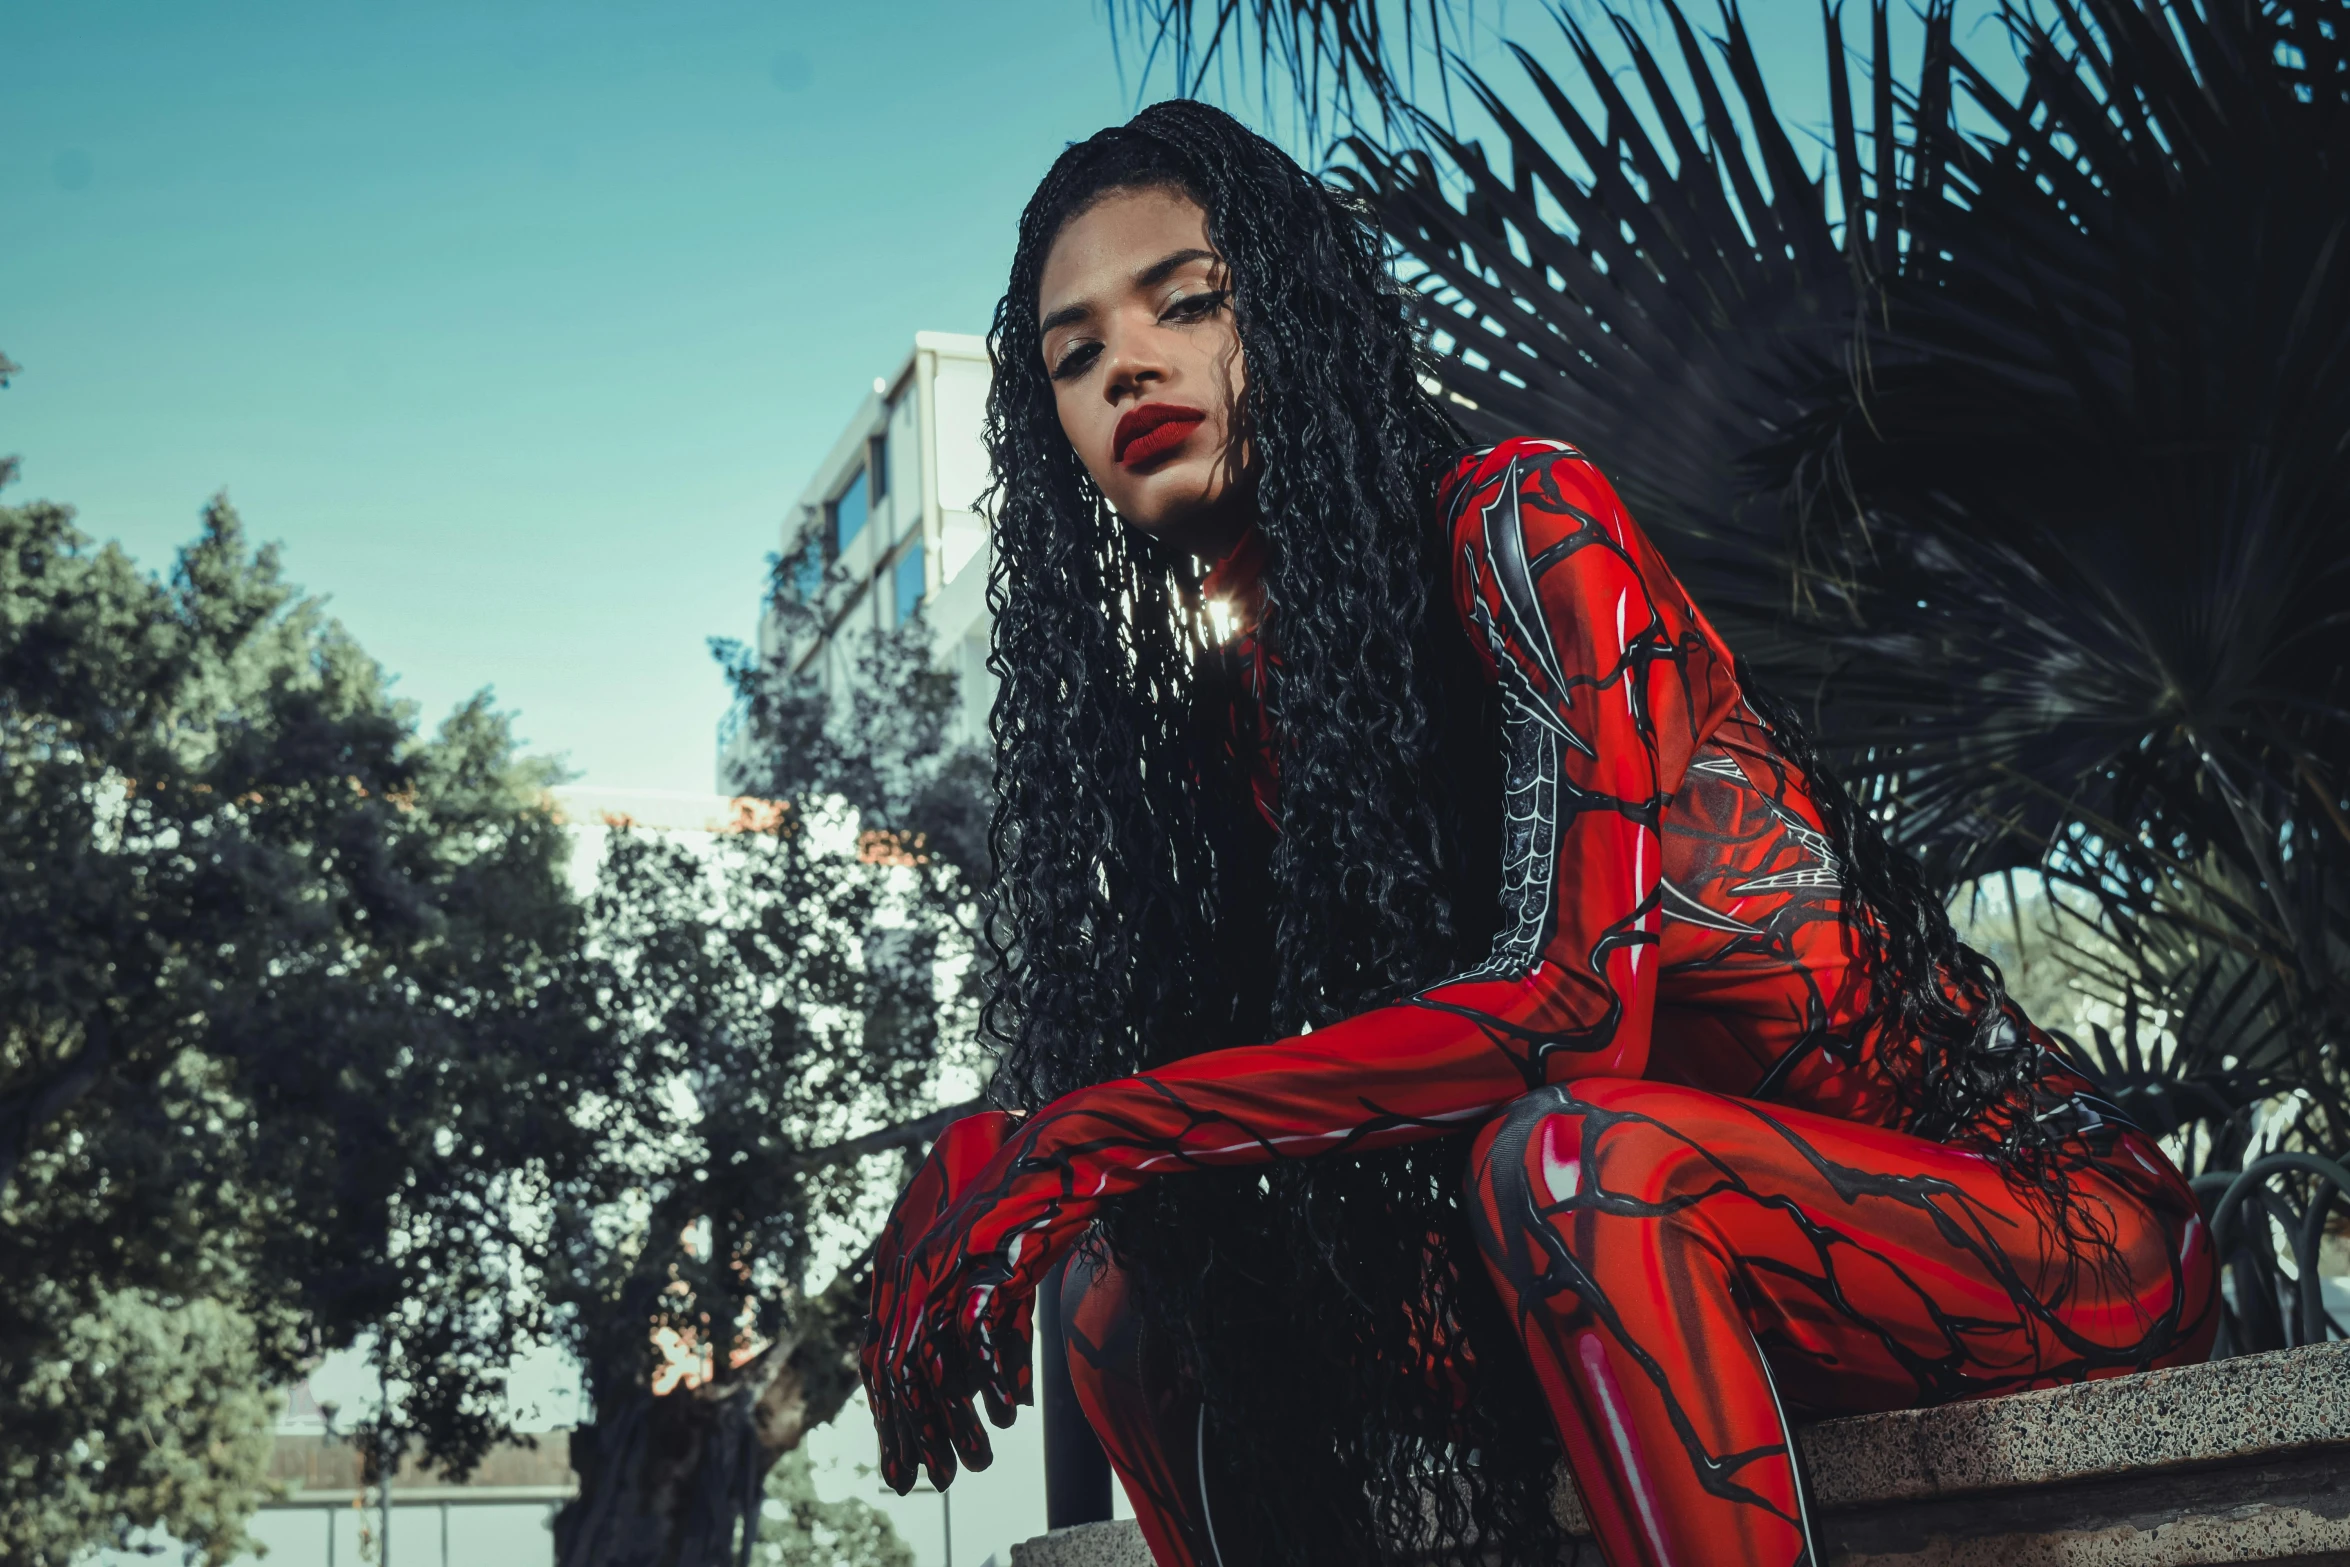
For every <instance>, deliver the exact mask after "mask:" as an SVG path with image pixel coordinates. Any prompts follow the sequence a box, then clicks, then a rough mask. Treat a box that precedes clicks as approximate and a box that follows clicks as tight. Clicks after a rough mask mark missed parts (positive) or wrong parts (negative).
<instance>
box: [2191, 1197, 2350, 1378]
mask: <svg viewBox="0 0 2350 1567" xmlns="http://www.w3.org/2000/svg"><path fill="white" fill-rule="evenodd" d="M2193 1184H2194V1187H2195V1196H2196V1199H2197V1200H2198V1201H2199V1202H2200V1203H2201V1204H2202V1205H2203V1217H2204V1223H2205V1224H2207V1225H2208V1226H2209V1227H2210V1230H2211V1245H2212V1252H2213V1254H2214V1255H2215V1256H2217V1257H2218V1258H2219V1261H2220V1267H2221V1268H2222V1270H2223V1272H2222V1288H2221V1299H2220V1325H2219V1340H2218V1342H2217V1343H2215V1344H2214V1345H2213V1346H2212V1350H2211V1357H2212V1359H2214V1360H2219V1359H2222V1358H2224V1357H2226V1356H2229V1355H2253V1354H2258V1353H2260V1352H2261V1351H2263V1350H2271V1349H2294V1348H2297V1347H2299V1346H2301V1345H2303V1344H2322V1343H2324V1342H2325V1341H2326V1340H2327V1339H2329V1338H2350V1324H2345V1323H2344V1322H2343V1320H2342V1319H2341V1318H2340V1317H2337V1316H2335V1315H2334V1314H2333V1313H2332V1312H2330V1311H2329V1310H2327V1308H2326V1303H2325V1283H2324V1278H2323V1276H2322V1274H2321V1273H2320V1271H2319V1270H2320V1267H2321V1264H2322V1260H2323V1254H2324V1248H2325V1234H2326V1219H2327V1217H2328V1215H2330V1214H2331V1213H2332V1212H2333V1210H2334V1207H2335V1205H2336V1204H2337V1203H2340V1204H2344V1205H2345V1206H2350V1170H2345V1169H2344V1168H2343V1167H2342V1166H2341V1165H2339V1164H2336V1163H2335V1162H2334V1161H2333V1160H2331V1159H2325V1158H2320V1157H2319V1156H2318V1155H2316V1154H2309V1153H2295V1152H2285V1153H2272V1154H2269V1155H2266V1156H2265V1157H2263V1158H2259V1159H2255V1160H2253V1161H2252V1163H2250V1164H2248V1165H2246V1166H2245V1167H2244V1168H2243V1169H2241V1170H2213V1171H2207V1172H2206V1173H2204V1174H2202V1175H2199V1176H2197V1177H2195V1180H2194V1183H2193ZM2288 1262H2290V1263H2291V1269H2290V1271H2289V1272H2288V1271H2287V1268H2286V1264H2287V1263H2288Z"/></svg>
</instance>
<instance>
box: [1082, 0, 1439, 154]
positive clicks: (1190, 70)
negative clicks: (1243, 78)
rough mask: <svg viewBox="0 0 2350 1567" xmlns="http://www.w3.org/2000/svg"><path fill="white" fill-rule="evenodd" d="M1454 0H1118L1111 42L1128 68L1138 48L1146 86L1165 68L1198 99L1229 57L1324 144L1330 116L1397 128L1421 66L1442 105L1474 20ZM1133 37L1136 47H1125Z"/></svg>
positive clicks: (1412, 98)
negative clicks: (1456, 55)
mask: <svg viewBox="0 0 2350 1567" xmlns="http://www.w3.org/2000/svg"><path fill="white" fill-rule="evenodd" d="M1475 10H1476V8H1475V6H1474V5H1473V4H1470V5H1462V4H1456V3H1455V0H1395V3H1394V4H1392V5H1385V4H1382V3H1381V0H1319V3H1317V0H1204V3H1203V0H1111V3H1110V6H1109V14H1110V36H1111V41H1112V43H1113V45H1115V46H1116V47H1117V48H1118V51H1119V54H1120V57H1121V62H1123V61H1124V59H1126V58H1128V57H1129V55H1130V52H1138V53H1139V56H1140V58H1139V60H1138V61H1137V65H1138V67H1139V74H1140V76H1141V77H1142V78H1143V79H1144V80H1145V81H1146V82H1147V81H1148V80H1149V79H1150V78H1151V77H1152V75H1153V74H1154V73H1155V71H1156V70H1157V68H1158V67H1159V66H1161V65H1162V64H1164V65H1165V67H1166V68H1167V71H1168V75H1169V76H1170V77H1171V78H1172V81H1173V85H1174V87H1175V90H1176V92H1177V93H1178V94H1179V95H1181V96H1184V97H1196V96H1198V95H1199V93H1200V92H1201V90H1202V89H1203V88H1204V87H1205V86H1206V85H1207V83H1208V82H1209V81H1210V80H1211V79H1212V78H1213V77H1214V75H1215V73H1216V72H1217V70H1218V68H1219V67H1220V66H1221V65H1223V64H1224V63H1226V62H1227V61H1230V62H1232V63H1233V64H1234V65H1236V66H1237V67H1239V68H1240V69H1241V70H1243V71H1244V72H1245V71H1247V70H1249V69H1252V68H1253V70H1254V72H1255V75H1256V78H1257V82H1258V87H1259V91H1260V92H1261V93H1262V94H1263V95H1264V97H1265V100H1266V104H1267V106H1268V107H1270V106H1271V103H1272V101H1273V98H1274V96H1275V82H1276V81H1277V79H1280V78H1286V81H1287V89H1288V94H1287V95H1288V96H1289V97H1290V99H1291V101H1292V103H1293V105H1294V107H1295V108H1296V109H1297V110H1298V111H1299V113H1300V114H1301V116H1302V117H1303V121H1304V125H1305V130H1306V134H1307V136H1308V138H1309V139H1318V137H1319V134H1320V127H1321V124H1322V117H1323V115H1324V114H1325V113H1330V114H1333V115H1335V116H1336V118H1337V120H1338V121H1339V123H1341V124H1342V125H1346V126H1350V127H1354V126H1368V125H1376V126H1379V127H1381V128H1383V129H1388V130H1393V129H1395V128H1396V127H1397V125H1398V123H1399V122H1400V121H1401V120H1402V119H1403V118H1404V117H1405V116H1406V115H1408V114H1409V113H1411V112H1413V111H1412V108H1411V106H1412V105H1413V104H1414V102H1415V101H1416V99H1417V98H1418V96H1419V91H1418V90H1419V88H1420V85H1421V81H1422V77H1421V70H1422V65H1423V62H1426V64H1427V66H1428V75H1429V78H1430V81H1431V85H1432V86H1433V87H1434V88H1435V96H1436V98H1437V99H1438V101H1439V102H1444V103H1449V98H1448V96H1447V95H1448V94H1449V93H1450V91H1451V83H1450V80H1449V78H1448V77H1447V76H1446V73H1445V71H1444V69H1443V66H1442V62H1443V61H1444V60H1445V58H1446V57H1447V56H1448V55H1450V54H1451V53H1452V52H1453V42H1454V40H1456V39H1458V38H1459V36H1460V35H1461V33H1462V32H1463V30H1464V29H1465V28H1466V27H1468V26H1470V25H1472V24H1473V23H1474V21H1475ZM1129 35H1130V36H1131V37H1132V39H1133V43H1134V46H1135V47H1134V50H1133V51H1130V50H1129V48H1128V45H1127V39H1128V37H1129Z"/></svg>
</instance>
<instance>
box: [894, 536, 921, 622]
mask: <svg viewBox="0 0 2350 1567" xmlns="http://www.w3.org/2000/svg"><path fill="white" fill-rule="evenodd" d="M928 585H929V584H928V583H926V582H925V581H924V580H923V575H922V541H921V540H920V539H916V540H915V541H914V542H913V543H912V544H909V545H907V546H906V553H905V554H903V555H900V556H899V557H898V571H897V590H898V592H897V599H898V623H899V624H900V625H903V624H905V623H906V622H907V621H908V620H911V619H912V618H913V616H914V611H915V610H917V609H919V608H921V607H922V590H923V589H924V588H925V587H927V586H928Z"/></svg>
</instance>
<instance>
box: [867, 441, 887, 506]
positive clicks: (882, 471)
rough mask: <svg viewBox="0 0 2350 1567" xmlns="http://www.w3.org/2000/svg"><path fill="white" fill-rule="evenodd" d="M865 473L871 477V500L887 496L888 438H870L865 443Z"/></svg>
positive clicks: (882, 498) (883, 498)
mask: <svg viewBox="0 0 2350 1567" xmlns="http://www.w3.org/2000/svg"><path fill="white" fill-rule="evenodd" d="M865 471H866V472H867V473H869V474H871V475H873V498H874V499H875V500H877V501H878V500H885V499H887V498H888V496H889V436H888V435H887V434H886V433H884V434H881V435H876V436H871V437H869V438H868V439H867V440H866V442H865Z"/></svg>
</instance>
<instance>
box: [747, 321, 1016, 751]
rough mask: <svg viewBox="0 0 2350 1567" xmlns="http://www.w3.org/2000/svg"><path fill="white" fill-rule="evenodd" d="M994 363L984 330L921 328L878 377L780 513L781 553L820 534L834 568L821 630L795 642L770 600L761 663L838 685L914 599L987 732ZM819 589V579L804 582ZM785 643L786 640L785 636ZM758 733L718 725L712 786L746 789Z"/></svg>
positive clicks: (968, 731) (978, 733)
mask: <svg viewBox="0 0 2350 1567" xmlns="http://www.w3.org/2000/svg"><path fill="white" fill-rule="evenodd" d="M988 379H989V366H988V358H987V344H986V341H985V340H984V339H982V338H977V337H971V336H966V335H964V334H962V333H958V332H917V333H915V334H914V346H913V351H912V352H911V353H909V354H908V355H907V356H906V359H905V361H904V363H903V364H902V365H900V366H899V368H898V371H897V373H896V374H895V375H894V376H890V377H886V378H884V379H881V380H877V381H875V382H874V383H873V391H872V392H871V394H870V395H868V396H867V397H866V398H865V400H864V401H863V403H861V404H860V405H859V406H858V408H857V411H856V413H855V415H854V416H853V417H852V418H851V419H850V420H849V422H848V427H847V428H846V429H844V430H842V431H841V433H840V438H839V439H838V440H836V441H834V442H833V443H832V450H831V451H830V452H829V453H828V454H827V455H826V456H825V458H824V461H823V462H821V463H819V464H818V465H817V468H816V472H815V474H814V475H813V476H812V477H811V478H810V479H809V481H808V485H807V488H806V489H804V490H802V491H801V492H800V497H799V500H798V502H797V503H796V504H794V505H793V506H792V507H791V509H790V510H789V511H788V512H787V513H786V514H785V516H784V519H783V524H782V528H781V530H780V533H779V537H778V541H777V542H778V548H779V549H781V550H782V551H783V552H785V553H787V554H788V553H789V552H790V551H791V550H792V549H793V548H794V547H795V546H797V545H798V543H799V541H800V540H801V538H802V537H804V536H805V533H806V530H808V529H809V528H811V527H813V528H816V529H818V530H820V536H821V539H822V542H823V548H824V554H825V557H826V559H827V561H828V562H829V563H830V566H831V568H832V569H831V570H830V571H828V573H827V576H828V577H829V578H831V579H832V580H830V581H828V582H827V583H826V584H825V585H824V586H823V587H822V588H821V590H820V591H821V592H822V595H823V598H822V604H821V608H822V611H823V613H822V628H821V630H819V631H816V632H814V633H812V634H802V635H800V636H798V637H796V638H794V637H791V636H790V634H789V633H788V632H787V631H786V629H785V627H784V624H783V622H782V620H781V618H780V617H779V616H777V615H776V614H775V613H774V611H773V609H772V607H768V608H764V609H762V611H761V613H760V617H759V635H758V649H759V656H760V658H761V659H762V660H763V661H766V660H773V659H774V658H776V657H777V656H778V655H781V656H782V657H783V658H784V659H786V660H787V661H788V662H789V664H790V666H791V668H792V669H793V670H795V671H812V672H814V673H815V674H816V675H817V676H819V678H821V679H822V680H823V681H824V684H825V688H826V689H827V690H828V691H831V692H835V693H837V692H839V691H840V690H841V685H840V682H841V681H842V680H844V679H845V678H847V676H848V674H849V672H850V669H851V667H852V662H851V661H852V659H853V657H854V642H855V639H856V637H857V635H858V634H860V633H864V632H870V631H877V630H886V629H888V628H890V627H893V626H896V625H898V624H899V623H900V622H902V621H903V620H905V619H906V618H907V617H908V616H909V615H911V614H913V613H914V611H915V608H916V606H918V605H919V606H920V607H921V609H922V612H923V614H924V617H925V619H926V620H927V621H928V623H929V626H930V628H931V633H932V637H933V645H934V647H935V649H936V652H937V657H938V660H939V662H940V663H941V664H942V665H943V666H944V667H946V668H947V669H949V670H952V671H953V672H954V674H955V675H956V677H957V679H958V681H959V684H960V688H961V692H962V698H963V717H962V725H963V730H964V734H965V735H966V737H968V738H970V739H973V740H978V739H980V738H982V737H984V736H985V734H986V733H987V709H988V704H989V702H991V701H992V700H993V698H994V684H993V682H992V681H991V680H990V678H989V676H988V673H987V638H988V618H987V565H988V550H987V523H986V521H985V519H983V518H982V517H981V516H980V514H979V509H978V507H979V497H980V493H981V492H982V491H983V490H985V489H986V488H987V450H986V448H985V446H984V445H982V444H981V440H980V421H981V419H982V417H983V416H984V414H985V411H986V406H987V387H988ZM809 586H810V588H811V589H814V588H815V587H816V584H815V583H813V582H811V583H810V584H809ZM787 641H788V642H790V644H791V645H789V646H786V645H785V644H786V642H787ZM749 739H750V737H749V736H748V735H747V734H745V733H744V732H743V722H742V711H741V708H740V705H739V704H738V705H737V706H736V707H735V708H733V709H730V710H729V711H728V713H727V715H726V717H725V718H724V719H723V720H721V721H720V723H719V727H718V767H717V787H718V790H719V792H720V793H722V794H735V793H739V792H741V783H740V780H741V779H742V777H743V775H744V767H745V763H746V762H747V756H746V753H745V748H746V746H747V744H748V742H749Z"/></svg>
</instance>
